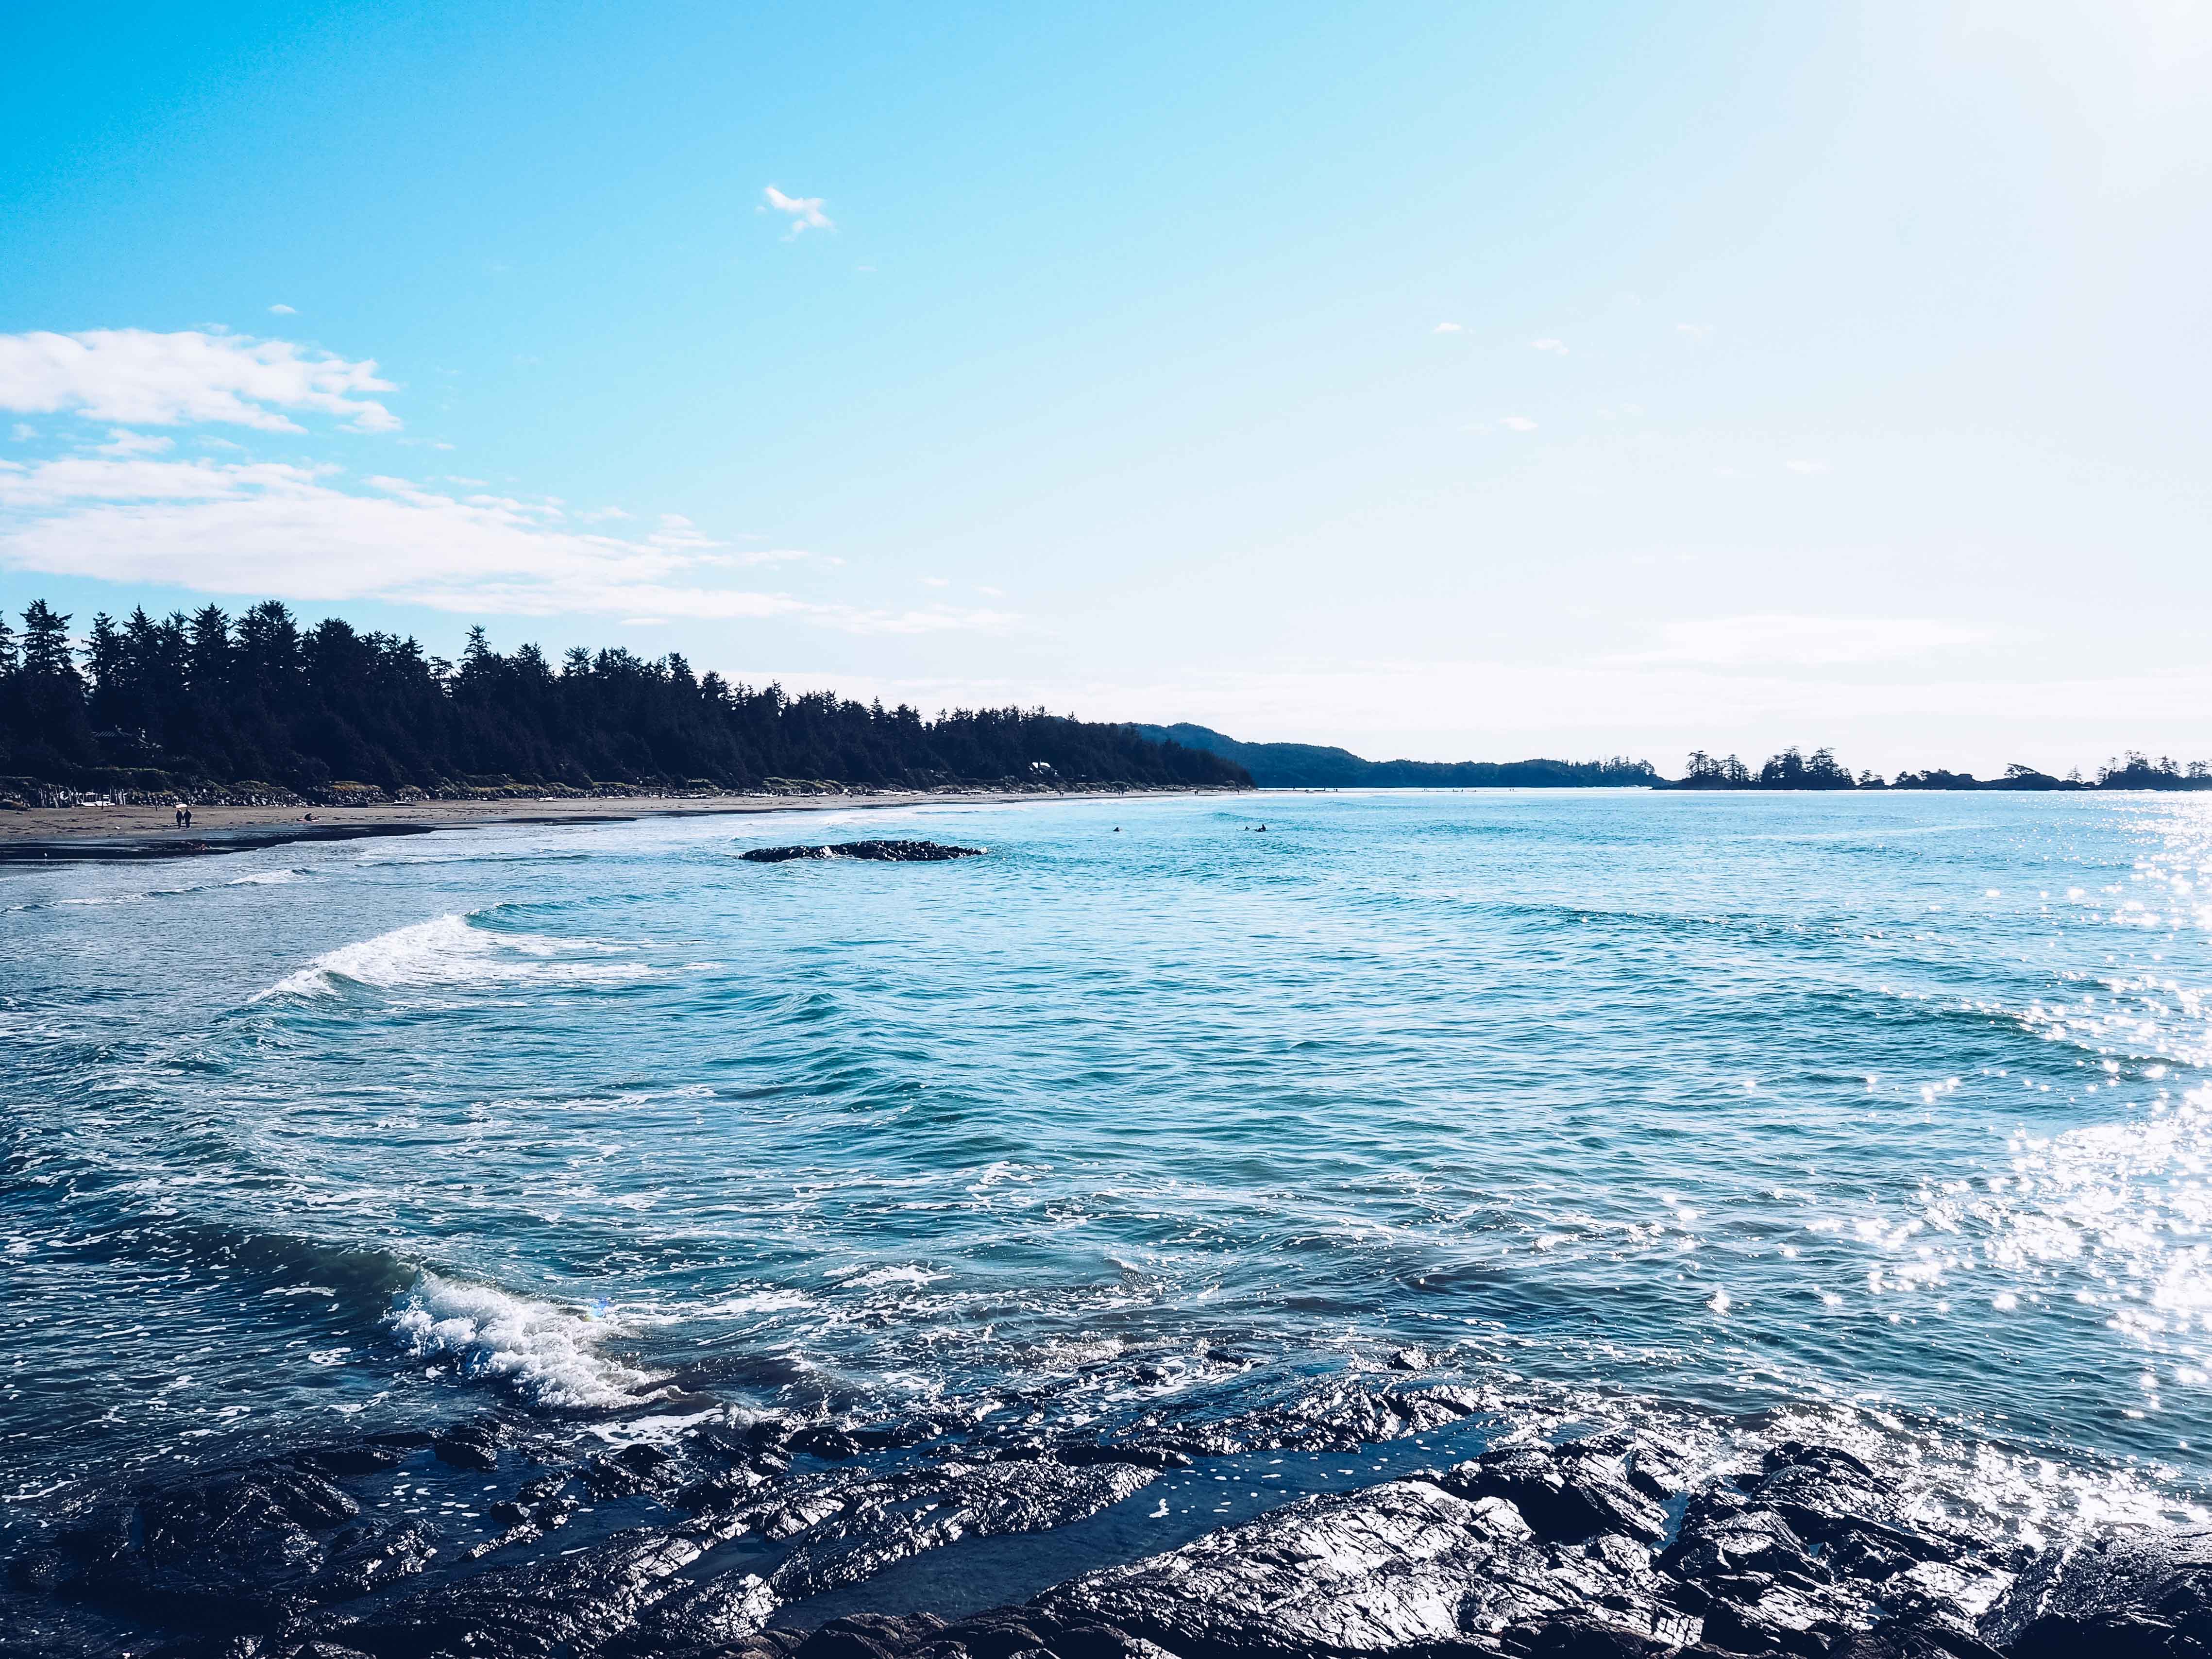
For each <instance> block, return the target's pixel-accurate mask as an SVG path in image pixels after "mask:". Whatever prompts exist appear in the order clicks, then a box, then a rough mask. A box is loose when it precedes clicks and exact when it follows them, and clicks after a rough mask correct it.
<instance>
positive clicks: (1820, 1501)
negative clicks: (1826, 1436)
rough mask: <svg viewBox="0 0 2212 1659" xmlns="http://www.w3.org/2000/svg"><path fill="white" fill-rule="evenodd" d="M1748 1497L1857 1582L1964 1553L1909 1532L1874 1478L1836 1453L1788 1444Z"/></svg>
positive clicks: (1771, 1458)
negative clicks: (1833, 1557) (1839, 1562)
mask: <svg viewBox="0 0 2212 1659" xmlns="http://www.w3.org/2000/svg"><path fill="white" fill-rule="evenodd" d="M1745 1490H1746V1493H1747V1496H1748V1497H1750V1498H1753V1500H1754V1501H1755V1502H1756V1503H1758V1504H1759V1505H1761V1506H1762V1507H1764V1508H1766V1509H1770V1510H1773V1511H1774V1512H1775V1513H1776V1514H1778V1515H1779V1516H1781V1517H1782V1518H1783V1519H1784V1520H1785V1521H1787V1522H1789V1523H1790V1527H1791V1528H1792V1529H1793V1530H1794V1531H1796V1534H1798V1535H1799V1536H1800V1537H1802V1538H1804V1539H1807V1540H1808V1541H1811V1542H1813V1543H1815V1544H1819V1545H1821V1546H1824V1547H1826V1548H1827V1549H1828V1550H1829V1551H1831V1552H1833V1553H1837V1554H1838V1555H1839V1556H1841V1557H1842V1558H1843V1559H1844V1564H1845V1565H1846V1566H1847V1567H1848V1568H1849V1569H1850V1570H1851V1571H1854V1573H1855V1575H1856V1576H1857V1577H1869V1578H1886V1577H1890V1576H1891V1575H1892V1574H1893V1573H1894V1572H1897V1571H1903V1570H1904V1569H1905V1568H1906V1567H1910V1566H1911V1565H1914V1564H1915V1563H1917V1562H1922V1561H1947V1560H1950V1559H1953V1558H1954V1557H1955V1556H1956V1555H1957V1554H1958V1553H1959V1549H1958V1546H1957V1545H1956V1544H1955V1543H1954V1542H1952V1541H1947V1540H1944V1539H1941V1538H1936V1537H1931V1536H1929V1534H1926V1533H1923V1532H1920V1531H1917V1530H1916V1529H1914V1528H1911V1527H1908V1526H1906V1525H1905V1523H1904V1522H1903V1521H1902V1520H1901V1519H1900V1518H1899V1516H1898V1514H1897V1510H1896V1506H1895V1504H1893V1502H1892V1501H1891V1499H1890V1497H1889V1495H1888V1493H1887V1491H1886V1490H1885V1489H1884V1487H1883V1486H1882V1483H1881V1479H1880V1478H1879V1477H1878V1476H1876V1475H1875V1473H1874V1471H1873V1470H1871V1469H1869V1468H1867V1466H1866V1465H1865V1464H1863V1463H1862V1462H1859V1460H1858V1459H1857V1458H1856V1457H1854V1456H1852V1455H1850V1453H1849V1452H1846V1451H1841V1450H1838V1449H1837V1448H1835V1447H1833V1446H1808V1445H1804V1444H1802V1443H1798V1442H1796V1441H1785V1442H1784V1443H1782V1444H1781V1445H1779V1446H1777V1447H1775V1448H1774V1449H1772V1450H1771V1451H1770V1452H1768V1453H1767V1454H1766V1457H1765V1464H1764V1468H1763V1470H1762V1472H1761V1473H1760V1474H1759V1476H1758V1478H1757V1479H1755V1480H1752V1481H1751V1482H1749V1483H1747V1486H1746V1488H1745Z"/></svg>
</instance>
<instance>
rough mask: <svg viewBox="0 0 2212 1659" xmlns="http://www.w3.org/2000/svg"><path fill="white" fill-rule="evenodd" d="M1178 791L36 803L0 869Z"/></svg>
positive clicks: (13, 828) (10, 828)
mask: <svg viewBox="0 0 2212 1659" xmlns="http://www.w3.org/2000/svg"><path fill="white" fill-rule="evenodd" d="M1159 793H1177V794H1180V793H1189V792H1187V791H1182V790H1175V791H1164V790H1100V791H1097V792H1095V793H1093V792H1091V791H1076V790H1070V791H1066V792H1059V791H1041V790H981V789H978V790H944V791H930V790H916V791H883V792H878V793H869V794H852V795H636V796H614V797H606V798H599V797H586V798H577V797H568V798H548V799H530V800H440V801H416V802H407V803H396V804H386V805H373V806H314V807H302V806H196V807H194V808H193V809H192V827H191V829H178V828H177V827H176V826H175V824H174V823H173V821H172V814H171V811H170V809H169V808H168V807H166V806H34V807H30V808H27V809H25V810H24V811H16V812H6V813H0V863H19V862H26V861H28V860H33V859H44V858H82V859H101V860H108V859H137V858H181V857H191V856H195V855H198V854H212V853H234V852H244V851H246V850H248V849H250V848H257V847H272V846H277V845H281V844H282V843H283V842H290V841H323V840H346V839H351V838H353V837H355V836H385V835H410V834H420V833H422V832H423V831H425V830H430V829H467V828H471V827H481V826H485V825H492V824H501V823H620V822H622V821H623V820H624V819H629V818H641V817H701V816H705V815H708V814H715V813H731V814H741V813H757V812H823V811H864V810H869V809H876V810H881V809H886V808H890V807H897V806H919V805H927V804H929V803H931V802H948V801H975V802H1006V801H1024V800H1110V799H1123V798H1127V797H1130V796H1133V795H1138V794H1159Z"/></svg>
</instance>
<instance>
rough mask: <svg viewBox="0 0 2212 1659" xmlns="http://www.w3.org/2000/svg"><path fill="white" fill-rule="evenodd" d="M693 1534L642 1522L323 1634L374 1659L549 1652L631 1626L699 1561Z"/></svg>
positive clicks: (506, 1657) (479, 1658) (485, 1658)
mask: <svg viewBox="0 0 2212 1659" xmlns="http://www.w3.org/2000/svg"><path fill="white" fill-rule="evenodd" d="M701 1553H702V1546H701V1544H700V1543H699V1542H698V1541H695V1540H692V1539H688V1538H679V1537H677V1536H674V1535H672V1534H668V1533H664V1532H655V1531H652V1530H650V1529H640V1530H636V1531H632V1532H626V1533H617V1534H615V1535H614V1536H613V1537H611V1538H610V1539H608V1540H607V1541H605V1542H604V1543H602V1544H600V1545H599V1546H598V1547H594V1548H592V1549H588V1550H585V1551H583V1552H581V1553H578V1554H574V1555H556V1556H553V1557H551V1558H550V1559H545V1560H541V1561H534V1562H528V1563H524V1564H520V1565H515V1566H511V1567H505V1568H500V1567H494V1568H492V1569H490V1570H489V1571H483V1572H480V1573H479V1574H477V1576H476V1577H473V1578H465V1579H462V1580H460V1581H459V1582H458V1583H447V1584H441V1585H439V1586H438V1587H436V1588H435V1589H429V1590H426V1591H423V1592H422V1593H421V1594H419V1595H411V1596H408V1597H406V1598H404V1599H403V1600H400V1601H394V1602H392V1603H390V1604H388V1605H386V1606H385V1607H380V1608H379V1609H377V1610H376V1611H375V1612H374V1613H370V1614H368V1615H365V1616H363V1617H362V1618H359V1619H356V1620H346V1621H344V1622H343V1623H338V1624H335V1625H332V1626H329V1627H327V1628H325V1629H324V1630H322V1631H319V1632H316V1633H317V1634H318V1635H319V1636H322V1637H324V1638H326V1639H329V1640H331V1641H335V1642H337V1643H340V1644H343V1645H345V1646H348V1647H353V1648H359V1649H360V1650H362V1651H363V1652H365V1653H368V1654H370V1655H373V1656H374V1659H444V1656H449V1655H450V1656H458V1655H468V1656H471V1659H541V1656H545V1655H550V1654H556V1653H561V1652H563V1651H573V1652H590V1651H592V1650H595V1649H598V1648H599V1647H602V1646H604V1645H605V1644H607V1643H608V1642H609V1641H611V1639H612V1638H615V1637H617V1636H619V1635H622V1634H623V1633H624V1632H628V1631H629V1629H630V1627H631V1626H633V1625H634V1624H635V1622H636V1620H637V1618H638V1615H639V1613H641V1612H642V1611H643V1610H644V1609H645V1608H646V1607H648V1606H650V1605H651V1604H652V1603H653V1602H654V1601H658V1600H659V1599H660V1598H661V1597H663V1596H665V1595H668V1594H669V1593H670V1591H671V1589H675V1588H676V1581H675V1579H674V1578H673V1575H674V1574H676V1573H678V1572H679V1571H682V1570H683V1569H684V1568H685V1567H688V1566H690V1565H691V1564H692V1563H693V1562H694V1561H696V1560H697V1559H699V1556H700V1554H701Z"/></svg>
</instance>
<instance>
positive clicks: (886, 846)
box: [738, 841, 983, 864]
mask: <svg viewBox="0 0 2212 1659" xmlns="http://www.w3.org/2000/svg"><path fill="white" fill-rule="evenodd" d="M982 855H983V849H982V848H980V847H948V846H946V845H945V843H944V842H936V841H841V842H833V843H832V844H830V845H829V846H827V847H755V848H749V849H748V850H747V851H745V852H743V853H740V854H738V857H739V858H742V859H744V860H745V861H746V862H747V863H749V864H788V863H789V862H790V861H791V860H793V859H868V860H873V861H874V862H876V863H878V864H941V863H943V862H944V861H945V860H947V859H973V858H981V856H982Z"/></svg>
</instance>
